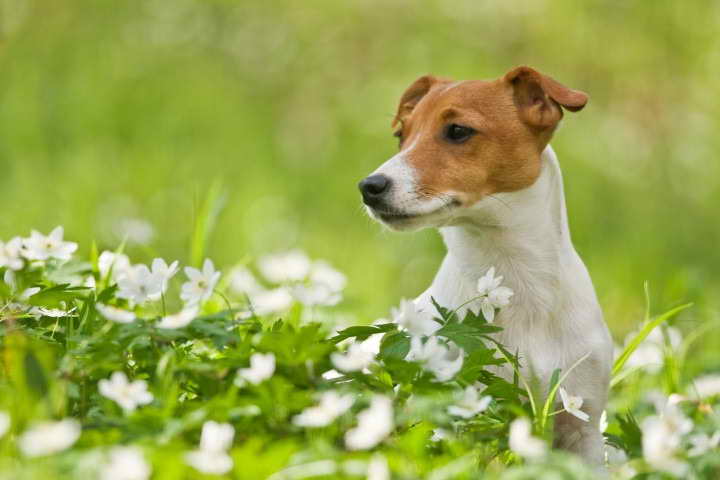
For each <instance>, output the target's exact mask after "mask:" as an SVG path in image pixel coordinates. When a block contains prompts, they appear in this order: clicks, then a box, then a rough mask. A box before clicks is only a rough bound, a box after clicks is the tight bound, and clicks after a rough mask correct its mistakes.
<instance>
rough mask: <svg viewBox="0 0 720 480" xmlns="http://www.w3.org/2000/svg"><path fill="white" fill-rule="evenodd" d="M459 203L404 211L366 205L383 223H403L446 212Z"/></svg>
mask: <svg viewBox="0 0 720 480" xmlns="http://www.w3.org/2000/svg"><path fill="white" fill-rule="evenodd" d="M459 205H460V203H459V202H456V201H452V202H450V203H448V204H447V205H443V206H441V207H439V208H436V209H434V210H430V211H427V212H406V211H402V210H395V209H388V208H372V207H368V210H369V211H370V212H371V213H372V216H373V217H375V218H376V219H378V220H380V221H381V222H383V223H385V224H388V225H399V224H404V223H411V222H413V221H414V220H418V219H421V218H427V217H433V216H437V215H438V214H446V213H448V212H449V211H452V210H454V209H455V208H456V207H458V206H459Z"/></svg>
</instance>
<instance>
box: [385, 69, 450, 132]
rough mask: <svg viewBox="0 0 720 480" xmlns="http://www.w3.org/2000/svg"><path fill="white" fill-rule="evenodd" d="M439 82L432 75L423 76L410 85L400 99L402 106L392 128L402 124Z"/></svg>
mask: <svg viewBox="0 0 720 480" xmlns="http://www.w3.org/2000/svg"><path fill="white" fill-rule="evenodd" d="M438 81H439V79H438V78H436V77H433V76H432V75H423V76H422V77H420V78H418V79H417V80H415V81H414V82H413V83H412V85H410V86H409V87H408V88H407V90H405V93H403V95H402V97H400V104H399V105H398V109H397V113H396V114H395V118H394V119H393V122H392V126H393V127H395V125H397V124H398V123H399V122H402V121H403V120H404V119H405V117H407V116H408V115H409V114H410V112H412V111H413V108H415V105H417V104H418V102H420V100H422V98H423V97H424V96H425V95H426V94H427V93H428V92H429V91H430V89H431V88H432V86H433V85H435V84H436V83H437V82H438Z"/></svg>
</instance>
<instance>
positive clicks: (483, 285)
mask: <svg viewBox="0 0 720 480" xmlns="http://www.w3.org/2000/svg"><path fill="white" fill-rule="evenodd" d="M502 280H503V277H502V276H498V277H496V276H495V267H490V269H489V270H488V271H487V272H486V273H485V275H483V276H482V277H480V278H479V279H478V284H477V291H478V294H479V295H480V297H481V298H480V310H481V311H482V313H483V316H484V317H485V320H487V321H488V322H492V321H493V320H495V310H496V309H500V308H503V307H506V306H507V305H509V304H510V297H512V296H513V295H514V292H513V291H512V290H511V289H509V288H508V287H503V286H500V284H501V283H502Z"/></svg>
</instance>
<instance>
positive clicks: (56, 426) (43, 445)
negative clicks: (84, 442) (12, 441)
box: [18, 418, 80, 457]
mask: <svg viewBox="0 0 720 480" xmlns="http://www.w3.org/2000/svg"><path fill="white" fill-rule="evenodd" d="M78 438H80V423H79V422H78V421H77V420H75V419H72V418H66V419H64V420H60V421H58V422H43V423H37V424H35V425H33V427H32V428H30V430H27V431H26V432H24V433H23V434H22V435H20V438H19V439H18V446H19V447H20V451H22V453H23V455H25V456H26V457H41V456H45V455H51V454H53V453H58V452H62V451H63V450H65V449H67V448H70V447H71V446H72V445H73V444H74V443H75V442H76V441H77V439H78Z"/></svg>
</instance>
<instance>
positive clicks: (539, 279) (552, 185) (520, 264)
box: [434, 146, 574, 313]
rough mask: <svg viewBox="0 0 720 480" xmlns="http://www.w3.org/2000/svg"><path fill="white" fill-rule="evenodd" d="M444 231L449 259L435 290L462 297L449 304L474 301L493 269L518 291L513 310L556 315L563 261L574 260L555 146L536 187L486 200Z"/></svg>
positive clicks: (544, 157)
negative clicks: (521, 308)
mask: <svg viewBox="0 0 720 480" xmlns="http://www.w3.org/2000/svg"><path fill="white" fill-rule="evenodd" d="M440 231H441V233H442V236H443V238H444V240H445V244H446V245H447V248H448V256H447V258H446V260H445V262H444V264H443V269H441V272H440V274H439V275H438V277H439V278H436V283H439V284H438V285H436V287H437V288H436V289H434V290H438V289H439V290H440V291H443V293H447V290H455V291H456V292H457V293H456V294H455V295H451V296H450V298H448V297H447V296H446V295H444V296H446V301H449V302H464V301H467V300H469V299H470V298H472V295H473V294H474V290H473V289H474V283H473V282H475V281H477V279H478V278H479V277H480V276H482V275H483V274H484V273H485V272H486V271H487V270H488V269H489V268H490V267H492V266H494V267H495V268H496V270H497V274H498V275H502V276H503V277H504V281H503V284H504V285H507V286H509V287H510V288H512V289H513V290H514V291H515V297H514V299H513V304H515V305H518V306H525V307H526V308H528V309H529V308H532V309H536V310H538V313H540V312H542V311H551V310H552V309H553V308H554V304H555V303H556V295H554V294H553V291H554V290H555V287H557V286H558V284H559V281H560V279H561V277H562V276H561V273H560V272H561V268H562V266H563V260H564V259H567V258H568V255H574V249H573V247H572V243H571V241H570V233H569V230H568V223H567V214H566V210H565V199H564V194H563V185H562V176H561V173H560V166H559V164H558V161H557V158H556V156H555V152H553V150H552V148H551V147H550V146H548V147H547V148H546V149H545V150H544V152H543V153H542V171H541V173H540V176H539V177H538V179H537V181H536V182H535V183H534V184H533V185H532V186H530V187H529V188H527V189H525V190H522V191H519V192H513V193H504V194H497V195H493V196H490V197H487V198H485V199H484V200H483V201H482V202H480V203H479V204H478V205H477V206H476V207H474V208H473V209H472V211H471V213H470V214H469V215H467V216H465V217H463V218H462V219H461V220H459V221H458V222H457V223H456V224H455V225H454V226H449V227H443V228H441V229H440ZM442 270H446V271H445V272H443V271H442ZM453 276H454V277H455V279H454V280H452V279H451V277H453ZM440 277H444V278H440ZM457 282H460V284H458V283H457ZM436 294H437V293H436Z"/></svg>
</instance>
